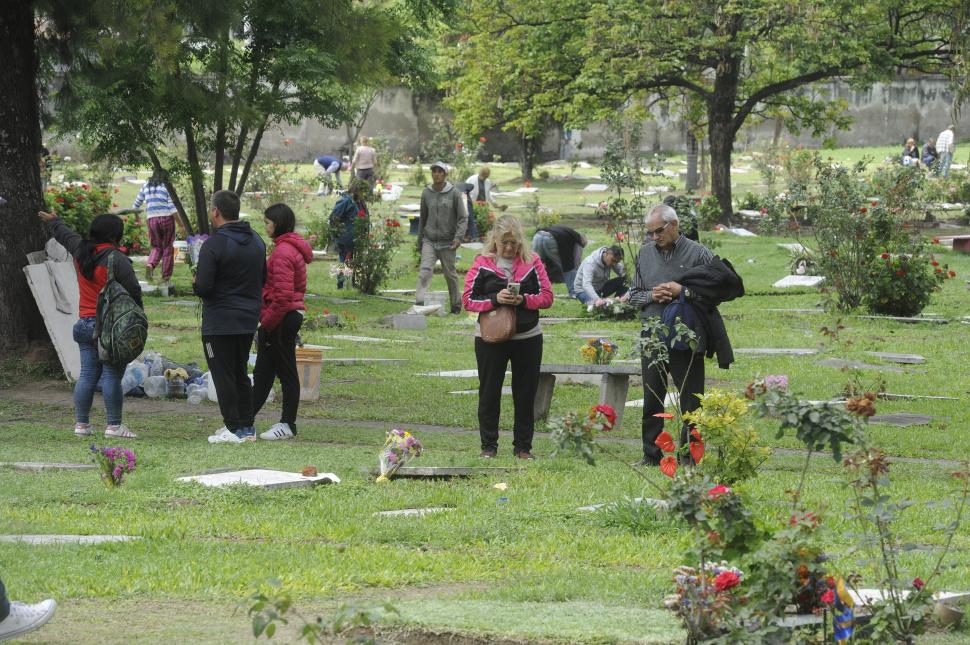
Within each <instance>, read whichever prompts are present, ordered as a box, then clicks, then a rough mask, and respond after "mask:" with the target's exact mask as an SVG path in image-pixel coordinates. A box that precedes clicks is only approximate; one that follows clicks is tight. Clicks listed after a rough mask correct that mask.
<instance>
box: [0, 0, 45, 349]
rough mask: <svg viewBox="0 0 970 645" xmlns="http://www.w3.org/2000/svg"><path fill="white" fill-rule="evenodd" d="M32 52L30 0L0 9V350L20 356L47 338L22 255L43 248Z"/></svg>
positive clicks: (38, 138) (32, 33)
mask: <svg viewBox="0 0 970 645" xmlns="http://www.w3.org/2000/svg"><path fill="white" fill-rule="evenodd" d="M36 74H37V52H36V49H35V47H34V9H33V3H32V2H17V1H7V2H3V3H2V8H0V96H3V100H0V198H2V200H0V221H2V223H3V226H2V227H0V275H2V276H3V280H2V281H0V353H2V354H3V355H5V356H20V357H23V356H24V354H25V352H26V349H27V346H28V344H29V343H30V342H31V341H39V340H40V341H45V342H49V341H47V332H46V328H45V327H44V321H43V319H42V317H41V315H40V311H39V310H38V309H37V307H36V306H35V305H34V298H33V296H32V295H31V293H30V288H29V287H28V286H27V278H26V276H25V275H24V272H23V267H24V265H26V264H27V260H26V258H25V257H24V256H25V255H26V254H27V253H30V252H31V251H39V250H41V249H43V248H44V243H45V241H46V240H47V232H46V231H45V229H44V225H43V224H42V223H41V221H40V220H39V219H38V218H37V211H38V210H40V209H41V208H42V206H43V203H44V202H43V197H42V195H41V183H40V167H39V165H38V155H39V152H40V143H41V139H40V123H39V120H38V119H39V113H38V105H37V87H36Z"/></svg>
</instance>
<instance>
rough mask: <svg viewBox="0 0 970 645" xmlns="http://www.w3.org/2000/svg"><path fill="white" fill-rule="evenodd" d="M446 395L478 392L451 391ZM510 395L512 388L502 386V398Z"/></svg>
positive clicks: (475, 392)
mask: <svg viewBox="0 0 970 645" xmlns="http://www.w3.org/2000/svg"><path fill="white" fill-rule="evenodd" d="M448 394H478V390H453V391H451V392H448ZM511 395H512V388H511V387H509V386H507V385H503V386H502V396H511Z"/></svg>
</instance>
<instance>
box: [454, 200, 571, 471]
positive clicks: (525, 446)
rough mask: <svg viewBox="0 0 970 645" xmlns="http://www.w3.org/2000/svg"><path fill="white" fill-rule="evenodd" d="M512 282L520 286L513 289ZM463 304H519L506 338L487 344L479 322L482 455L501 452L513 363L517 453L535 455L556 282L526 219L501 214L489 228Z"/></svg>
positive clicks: (484, 308) (480, 308) (477, 308)
mask: <svg viewBox="0 0 970 645" xmlns="http://www.w3.org/2000/svg"><path fill="white" fill-rule="evenodd" d="M509 284H518V289H517V290H516V291H515V292H513V291H510V290H509ZM461 299H462V304H464V306H465V309H466V310H468V311H470V312H473V313H478V314H481V313H485V312H488V311H491V310H492V309H494V308H495V307H497V306H498V305H512V306H514V307H515V335H514V336H512V338H510V339H509V340H507V341H505V342H502V343H486V342H485V341H484V340H482V338H481V327H480V326H479V325H478V324H477V323H476V325H475V359H476V361H477V362H478V383H479V385H478V429H479V433H480V435H481V442H482V452H481V456H482V457H485V458H492V457H495V456H496V455H497V454H498V422H499V416H500V413H501V409H502V382H503V381H504V380H505V368H506V367H507V366H508V364H509V362H511V363H512V404H513V405H514V406H515V423H514V425H513V426H512V453H513V455H514V456H515V457H516V458H518V459H533V456H532V436H533V433H534V430H535V419H534V416H533V414H534V413H533V408H534V403H535V398H536V392H537V391H538V388H539V366H540V365H541V364H542V326H541V325H540V324H539V310H540V309H548V308H549V307H551V306H552V301H553V295H552V285H551V284H550V283H549V277H548V276H547V275H546V268H545V266H543V264H542V260H541V259H539V256H538V255H536V254H533V253H532V252H531V251H530V250H529V247H527V246H526V244H525V240H524V239H523V235H522V224H521V223H520V222H519V220H518V219H517V218H516V217H515V216H513V215H502V216H501V217H499V218H498V219H497V220H496V221H495V224H494V225H493V226H492V230H490V231H489V233H488V240H487V242H486V243H485V250H484V253H483V254H482V255H479V256H478V257H477V258H475V262H474V264H473V265H472V268H471V269H469V270H468V273H467V274H466V275H465V290H464V292H463V294H462V298H461Z"/></svg>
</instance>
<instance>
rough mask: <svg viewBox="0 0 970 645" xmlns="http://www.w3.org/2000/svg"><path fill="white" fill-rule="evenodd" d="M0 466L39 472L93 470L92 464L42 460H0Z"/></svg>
mask: <svg viewBox="0 0 970 645" xmlns="http://www.w3.org/2000/svg"><path fill="white" fill-rule="evenodd" d="M0 467H2V468H13V469H14V470H20V471H23V472H31V473H39V472H43V471H45V470H94V468H95V465H94V464H58V463H45V462H42V461H0Z"/></svg>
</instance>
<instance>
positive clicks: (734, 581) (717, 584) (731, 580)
mask: <svg viewBox="0 0 970 645" xmlns="http://www.w3.org/2000/svg"><path fill="white" fill-rule="evenodd" d="M739 584H741V578H739V577H738V574H736V573H734V572H733V571H722V572H721V573H719V574H718V576H717V577H716V578H714V591H727V590H728V589H731V588H732V587H737V586H738V585H739Z"/></svg>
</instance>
